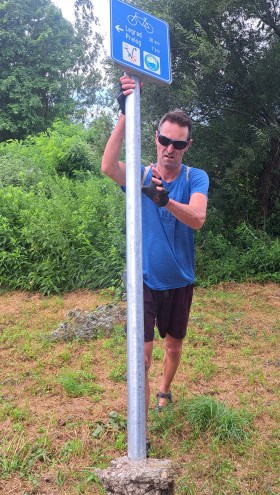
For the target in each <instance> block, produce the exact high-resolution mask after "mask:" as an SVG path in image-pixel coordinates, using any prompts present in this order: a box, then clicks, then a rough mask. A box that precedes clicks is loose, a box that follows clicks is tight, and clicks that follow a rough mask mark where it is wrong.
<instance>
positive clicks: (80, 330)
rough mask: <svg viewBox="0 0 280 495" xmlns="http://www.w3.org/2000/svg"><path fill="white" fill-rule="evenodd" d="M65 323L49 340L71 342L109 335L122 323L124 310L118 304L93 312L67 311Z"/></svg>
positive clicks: (99, 308) (101, 307) (104, 306)
mask: <svg viewBox="0 0 280 495" xmlns="http://www.w3.org/2000/svg"><path fill="white" fill-rule="evenodd" d="M66 317H67V321H65V322H62V323H60V324H59V326H58V327H57V328H56V329H55V330H54V331H53V332H52V333H51V335H50V340H51V341H52V342H53V341H71V340H74V339H79V340H92V339H96V338H98V337H99V336H100V335H104V333H105V335H110V333H111V332H112V330H113V329H114V327H115V326H116V325H117V324H121V323H122V322H124V320H125V318H126V308H124V307H123V306H120V305H118V304H106V305H103V306H98V307H97V308H96V310H95V311H93V312H91V311H81V310H80V309H79V308H75V309H74V310H70V311H67V313H66Z"/></svg>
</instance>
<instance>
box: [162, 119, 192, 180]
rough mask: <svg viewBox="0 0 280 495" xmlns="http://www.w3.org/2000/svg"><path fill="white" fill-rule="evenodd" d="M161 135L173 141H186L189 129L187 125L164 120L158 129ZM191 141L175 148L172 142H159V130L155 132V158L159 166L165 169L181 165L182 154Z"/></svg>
mask: <svg viewBox="0 0 280 495" xmlns="http://www.w3.org/2000/svg"><path fill="white" fill-rule="evenodd" d="M160 134H161V136H165V137H166V138H169V139H172V140H173V141H187V140H188V135H189V130H188V128H187V127H180V126H179V125H178V124H175V123H173V122H168V121H165V122H164V123H163V124H162V126H161V129H160ZM191 143H192V141H191V140H190V141H189V142H188V143H187V144H186V146H185V147H184V148H183V149H176V148H175V147H174V145H173V144H172V143H170V144H167V145H164V144H161V143H160V142H159V132H158V131H157V132H156V146H157V159H158V164H159V165H160V166H161V167H164V168H167V169H171V170H172V169H175V170H176V169H177V168H180V167H181V163H182V158H183V154H184V153H185V152H186V151H187V150H188V148H189V147H190V145H191Z"/></svg>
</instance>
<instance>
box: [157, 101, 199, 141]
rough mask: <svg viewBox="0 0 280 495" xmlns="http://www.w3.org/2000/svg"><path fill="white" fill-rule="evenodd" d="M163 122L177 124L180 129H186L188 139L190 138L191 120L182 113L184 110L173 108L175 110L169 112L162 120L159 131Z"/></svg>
mask: <svg viewBox="0 0 280 495" xmlns="http://www.w3.org/2000/svg"><path fill="white" fill-rule="evenodd" d="M164 122H172V123H175V124H178V125H179V126H180V127H187V128H188V130H189V136H188V137H189V138H190V137H191V134H192V125H193V122H192V119H191V118H190V116H189V115H188V114H187V113H186V112H184V110H181V109H180V108H175V110H171V111H170V112H167V113H166V114H165V115H164V116H163V117H162V118H161V121H160V123H159V126H158V128H159V130H160V128H161V126H162V124H163V123H164Z"/></svg>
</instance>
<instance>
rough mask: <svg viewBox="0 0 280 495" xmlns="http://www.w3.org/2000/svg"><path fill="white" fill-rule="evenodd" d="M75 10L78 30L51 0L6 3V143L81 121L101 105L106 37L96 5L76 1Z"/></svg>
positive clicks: (2, 96) (0, 129) (1, 119)
mask: <svg viewBox="0 0 280 495" xmlns="http://www.w3.org/2000/svg"><path fill="white" fill-rule="evenodd" d="M75 9H76V10H75V11H76V25H75V26H74V27H73V26H72V25H71V23H70V22H68V21H67V20H65V19H64V18H63V16H62V14H61V11H60V10H59V9H58V8H57V7H56V6H55V5H54V4H53V3H52V2H51V1H50V0H26V1H24V2H22V1H20V0H5V1H4V2H2V3H1V5H0V44H1V52H0V69H1V70H0V141H5V140H7V139H15V138H16V139H22V138H24V137H25V136H27V135H29V134H37V133H39V132H41V131H43V130H46V129H47V127H49V126H50V125H51V123H52V122H53V121H54V120H55V118H57V117H60V118H63V117H65V116H69V115H71V116H73V114H74V115H75V113H76V115H77V116H78V117H81V116H83V113H84V111H85V105H89V104H92V103H93V102H94V101H95V97H96V90H97V87H98V84H99V81H100V73H99V72H98V70H97V67H96V62H97V59H98V53H99V51H100V43H101V39H100V36H98V35H97V34H96V33H95V32H94V26H95V23H96V19H95V17H94V15H93V8H92V4H91V2H90V1H85V0H76V3H75ZM77 111H78V114H77Z"/></svg>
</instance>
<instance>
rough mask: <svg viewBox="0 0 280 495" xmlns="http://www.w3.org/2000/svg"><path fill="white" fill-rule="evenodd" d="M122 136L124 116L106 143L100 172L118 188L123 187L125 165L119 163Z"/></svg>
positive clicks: (123, 134) (120, 118)
mask: <svg viewBox="0 0 280 495" xmlns="http://www.w3.org/2000/svg"><path fill="white" fill-rule="evenodd" d="M124 136H125V116H124V115H123V114H121V115H120V117H119V120H118V122H117V125H116V127H115V129H114V130H113V132H112V134H111V136H110V137H109V139H108V141H107V144H106V147H105V150H104V153H103V157H102V164H101V171H102V172H103V173H104V174H106V175H108V177H110V178H111V179H113V180H114V181H115V182H116V183H117V184H119V185H120V186H124V185H125V163H123V162H120V161H119V160H120V156H121V152H122V145H123V140H124Z"/></svg>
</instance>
